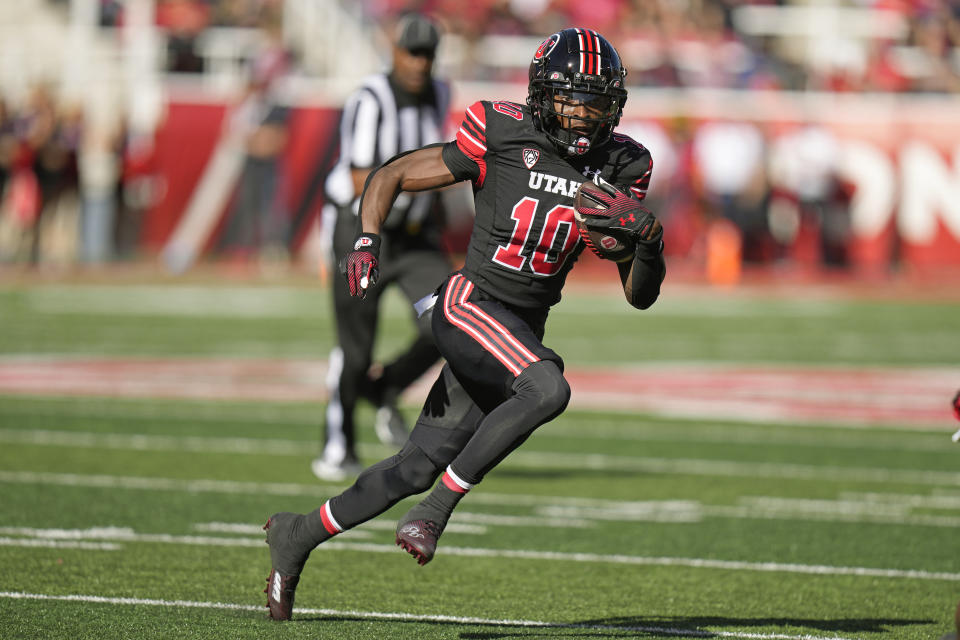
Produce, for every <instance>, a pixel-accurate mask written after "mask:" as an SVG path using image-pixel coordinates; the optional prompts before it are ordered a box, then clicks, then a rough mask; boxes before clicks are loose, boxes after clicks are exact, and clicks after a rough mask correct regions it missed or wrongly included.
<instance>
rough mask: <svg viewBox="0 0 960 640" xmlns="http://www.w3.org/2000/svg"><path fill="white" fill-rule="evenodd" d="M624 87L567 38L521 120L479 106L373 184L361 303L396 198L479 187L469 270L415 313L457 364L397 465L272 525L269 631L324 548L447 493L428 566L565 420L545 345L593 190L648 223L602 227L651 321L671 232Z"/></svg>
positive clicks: (407, 532)
mask: <svg viewBox="0 0 960 640" xmlns="http://www.w3.org/2000/svg"><path fill="white" fill-rule="evenodd" d="M625 76H626V70H625V69H624V68H623V65H622V64H621V61H620V56H619V55H618V54H617V52H616V50H615V49H614V48H613V46H612V45H611V44H610V43H609V42H608V41H607V40H606V39H605V38H604V37H603V36H601V35H600V34H599V33H597V32H596V31H593V30H590V29H576V28H571V29H564V30H563V31H560V32H559V33H556V34H554V35H552V36H550V37H549V38H547V39H546V40H545V41H544V42H543V43H542V44H541V45H540V47H539V48H538V49H537V51H536V53H535V54H534V56H533V60H532V62H531V64H530V73H529V87H528V97H527V101H526V104H518V103H514V102H507V101H480V102H476V103H474V104H473V105H471V106H470V107H469V108H468V109H467V110H466V113H465V115H464V117H463V121H462V124H461V126H460V129H459V131H458V133H457V136H456V140H454V141H452V142H449V143H446V144H440V145H434V146H428V147H424V148H421V149H418V150H416V151H413V152H410V153H407V154H405V155H400V156H398V157H395V158H394V159H392V160H391V161H389V162H387V163H386V164H384V165H383V166H382V167H380V168H379V169H378V170H377V171H376V172H375V174H374V175H373V177H372V178H371V179H370V180H369V181H368V183H367V187H366V189H365V191H364V195H363V199H362V201H361V204H360V215H361V218H362V233H361V234H360V235H359V236H358V238H357V240H356V244H355V246H354V251H353V252H352V253H350V254H348V256H347V259H346V261H345V271H346V273H345V275H346V278H347V281H348V284H349V287H350V292H351V294H352V295H355V296H360V297H363V296H364V294H365V293H366V291H367V290H368V289H369V288H370V287H373V286H376V280H377V273H378V266H379V265H378V260H379V247H380V237H379V231H380V229H381V225H382V223H383V221H384V219H385V217H386V216H387V213H388V212H389V211H390V207H391V204H392V202H393V200H394V198H395V197H396V196H397V194H398V193H399V192H400V191H424V190H429V189H438V188H441V187H446V186H449V185H452V184H454V183H456V182H459V181H462V180H469V181H470V182H471V183H472V185H473V190H474V197H475V201H476V220H475V223H474V228H473V233H472V236H471V239H470V244H469V247H468V250H467V256H466V263H465V265H464V267H463V268H462V269H460V270H459V271H456V272H454V273H453V274H451V275H450V276H449V277H448V278H447V280H446V281H445V282H444V283H443V284H442V285H441V286H440V287H439V289H438V290H437V292H436V295H435V296H433V297H431V298H429V301H421V304H420V305H419V307H420V311H423V312H426V311H425V310H426V309H427V308H428V307H430V301H433V302H434V305H433V308H432V326H433V334H434V338H435V340H436V343H437V346H438V348H439V350H440V353H441V354H442V355H443V357H444V358H445V359H446V364H445V365H444V367H443V369H442V371H441V373H440V376H439V377H438V379H437V381H436V382H435V384H434V385H433V388H432V389H431V391H430V393H429V395H428V397H427V400H426V402H425V403H424V406H423V410H422V412H421V413H420V417H419V419H418V420H417V423H416V425H415V427H414V429H413V430H412V432H411V434H410V437H409V439H408V440H407V442H406V444H405V445H404V446H403V448H402V449H401V450H400V451H399V453H397V454H396V455H394V456H391V457H390V458H387V459H385V460H382V461H380V462H379V463H377V464H374V465H373V466H371V467H370V468H368V469H366V470H365V471H364V472H363V473H361V474H360V476H359V478H358V479H357V481H356V483H355V484H354V485H353V486H351V487H350V488H349V489H347V490H346V491H344V492H343V493H341V494H340V495H338V496H335V497H333V498H331V499H329V500H327V501H326V502H325V503H324V504H323V505H321V506H320V507H319V508H318V509H316V510H315V511H313V512H312V513H309V514H306V515H302V514H294V513H286V512H284V513H276V514H274V515H272V516H271V517H270V519H269V520H268V521H267V524H266V525H265V527H264V528H265V529H266V530H267V542H268V544H269V546H270V558H271V565H272V567H271V572H270V576H269V577H268V579H267V582H268V585H267V589H266V593H267V596H268V598H267V606H268V607H269V609H270V616H271V617H272V618H275V619H280V620H286V619H289V618H290V616H291V612H292V609H293V601H294V592H295V589H296V587H297V583H298V582H299V579H300V573H301V571H302V569H303V566H304V563H305V562H306V560H307V557H308V556H309V554H310V552H311V550H312V549H314V548H315V547H316V546H317V545H318V544H320V543H322V542H323V541H325V540H327V539H329V538H330V537H332V536H335V535H336V534H338V533H340V532H342V531H345V530H347V529H349V528H351V527H354V526H356V525H358V524H360V523H362V522H365V521H367V520H369V519H370V518H373V517H374V516H376V515H378V514H380V513H382V512H384V511H386V510H387V509H388V508H390V507H391V506H393V505H394V504H396V503H397V502H398V501H400V500H401V499H403V498H405V497H407V496H410V495H413V494H417V493H421V492H423V491H426V490H427V489H429V488H430V487H431V486H434V484H435V483H436V484H435V486H434V489H433V490H432V491H431V492H430V493H429V494H428V495H427V497H426V498H425V499H424V500H423V501H422V502H420V503H419V504H417V505H415V506H414V507H413V508H412V509H411V510H410V511H409V512H408V513H407V514H406V515H404V516H403V517H402V518H401V519H400V522H399V524H398V526H397V533H396V542H397V544H398V545H400V546H401V547H402V548H404V549H405V550H406V551H408V552H409V553H410V554H411V555H413V556H414V557H415V558H416V559H417V561H418V562H419V563H420V564H426V563H427V562H429V561H430V560H431V558H433V555H434V552H435V550H436V546H437V540H438V538H439V537H440V535H441V533H442V532H443V529H444V527H445V525H446V523H447V519H448V518H449V517H450V514H451V512H452V511H453V509H454V507H455V506H456V504H457V502H458V501H459V500H460V499H461V498H462V497H463V496H464V495H465V494H466V493H467V492H468V491H470V490H471V489H472V488H473V487H474V486H476V485H477V484H478V483H479V482H480V481H481V480H482V479H483V477H484V476H485V475H486V474H487V473H488V472H489V471H490V470H491V469H493V468H494V467H495V466H496V465H497V464H498V463H499V462H500V461H501V460H503V459H504V458H505V457H506V456H507V455H508V454H509V453H510V452H511V451H513V450H514V449H516V448H517V447H518V446H519V445H520V444H522V443H523V442H524V441H525V440H526V439H527V437H529V436H530V434H531V433H533V431H534V430H535V429H536V428H537V427H539V426H540V425H541V424H544V423H545V422H547V421H549V420H551V419H553V418H554V417H556V416H557V415H558V414H560V413H561V412H562V411H563V410H564V408H565V407H566V405H567V401H568V400H569V398H570V388H569V386H568V384H567V381H566V379H565V378H564V376H563V360H562V359H561V357H560V356H559V355H558V354H557V353H556V352H554V351H553V350H552V349H550V348H549V347H547V346H545V345H544V344H543V342H542V339H543V335H544V326H545V323H546V319H547V314H548V312H549V310H550V307H551V306H553V305H554V304H556V303H557V302H558V301H559V300H560V292H561V289H562V288H563V284H564V282H565V280H566V277H567V274H568V273H569V272H570V269H571V268H572V267H573V265H574V263H575V262H576V260H577V257H578V256H579V255H580V253H581V252H582V251H583V249H584V244H583V243H582V242H581V241H580V237H579V234H578V232H577V229H576V225H575V224H574V210H573V205H574V196H575V194H576V192H577V187H578V186H579V185H580V184H581V183H582V182H583V181H585V180H591V179H596V180H597V181H601V180H602V181H604V182H605V183H609V184H611V185H616V186H617V187H619V188H618V189H613V188H610V189H609V192H608V193H609V202H608V203H607V204H609V205H610V206H609V211H611V212H613V211H619V212H622V211H625V210H630V211H635V212H636V213H637V215H635V216H619V218H620V220H619V221H616V220H614V219H613V217H611V218H604V217H596V218H594V220H595V223H594V224H596V225H597V226H598V227H602V228H604V229H605V230H606V231H607V232H608V233H610V234H618V235H619V236H620V237H622V238H624V239H626V240H628V241H629V242H631V243H632V244H633V245H634V252H633V255H632V256H631V257H629V258H628V259H627V260H625V261H624V262H621V263H618V265H617V266H618V269H619V272H620V278H621V282H622V284H623V289H624V295H625V296H626V299H627V301H628V302H629V303H630V304H631V305H633V306H634V307H637V308H639V309H646V308H648V307H649V306H650V305H652V304H653V303H654V301H655V300H656V299H657V297H658V295H659V293H660V284H661V282H662V280H663V277H664V273H665V265H664V261H663V257H662V250H663V243H662V242H661V236H662V229H661V227H660V225H659V222H657V221H656V220H655V219H654V218H653V216H652V214H650V213H648V212H646V211H645V210H643V209H642V208H639V207H638V206H637V205H638V203H637V202H636V201H638V200H640V199H642V198H643V197H644V196H645V195H646V191H647V187H648V185H649V183H650V173H651V170H652V160H651V157H650V153H649V152H648V151H647V149H646V148H645V147H643V145H641V144H639V143H637V142H635V141H634V140H632V139H631V138H629V137H627V136H624V135H619V134H617V133H615V132H614V127H616V125H617V123H618V122H619V120H620V116H621V113H622V111H623V105H624V102H625V101H626V99H627V91H626V88H625V86H624V79H625ZM624 220H626V222H625V221H624ZM438 477H440V481H439V482H437V478H438Z"/></svg>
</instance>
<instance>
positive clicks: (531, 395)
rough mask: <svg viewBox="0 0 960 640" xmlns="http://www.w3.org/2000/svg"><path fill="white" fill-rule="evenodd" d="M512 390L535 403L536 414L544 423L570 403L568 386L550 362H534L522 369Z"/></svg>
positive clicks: (555, 365)
mask: <svg viewBox="0 0 960 640" xmlns="http://www.w3.org/2000/svg"><path fill="white" fill-rule="evenodd" d="M513 390H514V392H516V394H517V395H518V396H522V397H523V398H525V399H529V401H530V402H533V403H535V405H536V413H538V414H540V415H541V416H542V421H544V422H545V421H547V420H550V419H552V418H555V417H556V416H558V415H560V414H561V413H562V412H563V410H564V409H566V408H567V403H568V402H570V385H569V384H568V383H567V379H566V378H564V377H563V372H562V371H561V370H560V367H558V366H557V363H555V362H553V361H551V360H541V361H540V362H534V363H533V364H531V365H530V366H529V367H527V368H526V369H524V370H523V372H522V373H521V374H520V375H519V376H517V379H516V380H515V381H514V382H513Z"/></svg>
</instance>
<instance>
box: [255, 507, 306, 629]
mask: <svg viewBox="0 0 960 640" xmlns="http://www.w3.org/2000/svg"><path fill="white" fill-rule="evenodd" d="M303 519H304V516H302V515H300V514H298V513H275V514H273V515H272V516H270V519H269V520H267V523H266V524H265V525H263V529H264V531H266V532H267V540H266V542H267V544H268V545H270V576H269V577H268V578H267V588H266V589H264V593H266V594H267V608H268V609H270V617H271V618H273V619H274V620H289V619H290V617H291V615H293V600H294V595H295V592H296V590H297V583H299V582H300V572H301V571H303V565H304V563H305V562H306V561H307V558H308V557H309V556H310V552H311V551H313V547H312V546H311V544H310V542H309V541H307V540H305V539H304V538H305V535H304V534H305V532H302V523H303Z"/></svg>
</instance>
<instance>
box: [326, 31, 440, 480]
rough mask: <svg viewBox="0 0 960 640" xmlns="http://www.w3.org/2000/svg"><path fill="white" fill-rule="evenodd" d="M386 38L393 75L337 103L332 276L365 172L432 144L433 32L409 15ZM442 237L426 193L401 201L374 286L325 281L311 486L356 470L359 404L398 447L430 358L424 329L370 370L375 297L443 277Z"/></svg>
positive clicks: (415, 294) (374, 79) (414, 292)
mask: <svg viewBox="0 0 960 640" xmlns="http://www.w3.org/2000/svg"><path fill="white" fill-rule="evenodd" d="M395 35H396V37H395V40H394V45H393V68H392V69H391V70H390V71H389V72H387V73H381V74H378V75H374V76H371V77H369V78H367V79H366V80H364V81H363V83H362V85H361V86H360V88H359V89H357V90H356V91H355V92H354V93H353V94H352V95H351V96H350V98H349V99H348V100H347V102H346V105H345V106H344V110H343V116H342V118H341V121H340V158H339V160H338V161H337V163H336V165H335V166H334V168H333V170H332V171H331V172H330V174H329V176H328V177H327V181H326V184H325V189H326V195H327V200H328V202H329V203H331V204H330V205H328V206H327V208H326V210H325V212H324V220H323V227H324V230H325V232H326V233H330V232H331V230H332V236H328V240H327V242H328V243H329V245H328V246H329V248H330V249H332V251H328V255H330V254H332V257H333V264H332V265H331V266H332V268H333V270H334V273H336V272H337V271H338V267H337V265H339V264H340V261H341V259H342V258H343V257H344V256H345V255H346V254H347V253H349V252H350V251H352V250H353V243H354V241H355V239H356V237H357V233H358V229H359V221H358V217H357V211H358V208H359V207H358V205H359V199H360V194H361V192H362V191H363V185H364V182H365V181H366V179H367V176H368V175H369V174H370V173H371V171H373V170H374V169H375V168H376V167H378V166H379V165H381V164H382V163H383V162H385V161H387V160H389V159H390V158H391V157H393V156H394V155H396V154H398V153H401V152H404V151H409V150H412V149H417V148H419V147H421V146H423V145H425V144H430V143H435V142H441V141H442V138H441V131H442V129H443V123H444V120H445V118H446V115H447V107H448V103H449V98H450V87H449V85H448V84H447V83H445V82H442V81H440V80H436V79H434V78H433V75H432V74H433V60H434V54H435V52H436V49H437V45H438V44H439V42H440V31H439V29H438V27H437V25H436V24H434V23H433V22H432V21H430V20H428V19H427V18H425V17H423V16H421V15H418V14H409V15H406V16H404V17H403V18H402V19H401V20H400V22H399V24H398V25H397V31H396V34H395ZM442 230H443V212H442V211H441V210H440V208H439V202H438V199H437V196H436V194H435V193H433V192H428V193H424V194H419V195H413V194H402V195H401V196H400V197H399V198H398V199H397V202H396V205H395V206H394V208H393V210H392V211H391V213H390V215H389V217H388V219H387V221H386V223H385V224H384V227H383V230H382V232H381V240H382V245H381V248H380V255H381V264H382V265H383V268H382V269H381V272H380V279H379V280H378V286H377V287H373V288H371V290H370V294H369V295H367V296H366V298H365V299H361V298H356V297H351V296H350V292H349V291H348V289H347V284H346V280H345V279H344V278H341V277H334V278H332V281H333V304H334V312H335V314H336V326H337V343H338V344H337V346H336V347H335V348H334V349H333V352H332V353H331V355H330V370H329V374H328V378H327V382H328V386H329V391H330V402H329V404H328V405H327V412H326V426H325V429H324V447H323V452H322V454H321V455H320V457H318V458H316V459H315V460H314V461H313V463H312V465H311V467H312V469H313V473H314V474H315V475H316V476H317V477H318V478H320V479H321V480H328V481H340V480H343V479H344V478H346V477H347V476H351V475H355V474H356V473H359V471H360V470H361V469H362V466H361V465H360V464H359V462H358V459H357V454H356V444H355V436H354V430H355V427H354V410H355V408H356V404H357V401H358V399H360V398H365V399H366V400H368V401H370V402H371V403H372V404H373V405H374V406H375V407H377V413H376V421H375V426H376V433H377V437H378V438H379V439H380V441H381V442H383V443H385V444H390V445H394V446H400V445H402V444H403V442H404V441H405V440H406V437H407V427H406V425H405V424H404V421H403V418H402V416H401V415H400V413H399V412H398V410H397V406H396V403H397V397H398V396H399V394H400V393H401V392H402V391H403V389H404V388H406V387H407V386H409V385H410V384H411V383H413V382H414V381H416V379H417V378H419V377H420V376H421V375H422V374H423V373H425V372H426V371H427V369H429V368H430V367H431V366H432V365H433V364H434V363H435V362H436V361H437V360H439V358H440V354H439V352H438V351H437V349H436V347H435V346H434V345H433V338H432V335H431V333H430V327H429V325H428V324H427V325H425V326H424V325H423V324H418V325H417V337H416V339H415V340H414V341H413V343H412V344H410V345H409V346H408V347H407V349H406V350H405V351H404V352H403V353H401V354H400V355H399V356H397V358H396V359H395V360H393V361H392V362H390V363H388V364H386V365H385V366H379V365H373V362H372V354H373V345H374V338H375V336H376V331H377V324H378V321H379V317H380V316H379V308H380V299H381V296H382V295H383V292H384V291H385V289H386V288H387V287H386V286H385V285H389V284H397V285H399V287H400V289H401V291H402V292H403V294H404V296H406V298H407V299H408V300H410V302H411V303H413V302H416V301H417V300H420V299H421V298H423V297H424V296H426V295H427V294H429V293H431V292H433V290H434V289H435V288H436V287H437V286H438V285H439V284H440V283H441V282H442V281H443V280H444V278H446V276H447V274H448V273H449V271H450V263H449V261H448V259H447V257H446V254H445V252H444V251H443V248H442V244H441V232H442ZM411 308H412V306H411ZM414 321H415V318H414ZM387 330H388V331H389V330H391V329H390V327H387Z"/></svg>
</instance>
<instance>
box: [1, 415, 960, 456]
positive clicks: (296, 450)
mask: <svg viewBox="0 0 960 640" xmlns="http://www.w3.org/2000/svg"><path fill="white" fill-rule="evenodd" d="M62 411H63V409H59V410H57V411H51V412H50V415H59V414H60V413H62ZM71 412H72V410H71ZM72 414H73V415H77V414H75V413H73V412H72ZM91 416H93V417H103V415H102V414H100V413H99V412H94V413H92V414H91ZM110 417H116V418H127V419H131V420H133V419H137V418H140V419H144V418H148V419H150V420H156V418H157V417H158V414H156V413H153V412H145V413H141V414H139V415H138V414H136V413H134V412H117V413H116V415H114V414H110ZM163 417H165V418H168V419H170V420H174V419H176V415H167V414H163ZM180 417H181V418H182V419H187V418H189V419H191V420H196V419H197V416H196V415H194V416H189V415H187V414H183V415H182V416H180ZM204 419H216V420H217V421H222V422H233V421H236V420H243V421H244V422H250V418H248V417H241V416H239V415H236V416H216V417H215V418H214V417H213V416H210V417H207V418H204ZM561 420H562V421H561V422H560V423H558V424H550V425H549V426H546V427H545V428H543V429H541V430H539V431H537V432H536V435H535V439H536V440H541V439H550V440H554V439H577V440H582V439H583V429H582V427H580V426H574V425H571V426H567V424H566V422H567V421H569V419H568V418H562V419H561ZM262 421H263V422H264V423H270V424H278V423H281V424H291V425H303V426H315V422H316V417H314V419H313V420H312V421H309V422H299V421H298V422H289V421H284V420H283V419H282V417H278V416H276V415H274V416H272V417H270V416H268V415H264V416H263V417H262ZM660 428H661V429H662V431H654V430H653V429H651V428H649V426H647V425H642V426H636V427H630V428H625V427H623V426H622V423H620V424H619V425H616V424H614V423H609V424H608V425H607V426H605V425H604V422H603V421H602V420H591V426H590V438H591V439H592V440H598V441H608V442H701V443H705V442H718V443H724V444H736V445H752V446H771V445H775V446H787V445H799V446H810V447H817V448H820V449H823V448H827V449H832V448H835V449H857V450H861V451H862V450H864V449H869V450H877V451H897V452H903V451H917V452H923V451H948V450H951V449H952V448H953V445H952V444H951V442H950V440H949V439H948V437H947V436H948V434H947V433H946V431H944V432H943V433H941V434H936V435H932V434H931V435H926V434H924V435H920V434H917V435H916V437H915V438H912V439H910V440H908V439H905V438H904V437H899V438H897V437H894V438H889V437H888V438H884V437H883V436H882V435H874V436H871V437H869V438H868V437H865V436H864V435H863V434H862V432H861V433H860V434H859V435H858V436H857V437H855V438H838V437H836V436H835V435H834V434H831V436H830V437H829V438H825V437H824V435H823V433H818V432H812V433H811V432H810V431H808V430H803V431H799V432H798V431H796V430H789V431H785V430H783V429H773V428H771V429H764V430H763V431H758V428H752V429H751V428H749V427H741V428H737V427H729V428H728V427H723V428H716V427H705V428H698V427H683V428H676V427H673V426H668V425H663V426H662V427H660ZM0 442H8V443H12V444H29V445H38V446H69V447H82V448H105V449H130V450H135V451H199V452H204V453H206V452H209V453H253V454H269V455H289V456H294V455H296V456H302V455H304V452H309V451H312V450H314V449H316V448H317V447H319V444H318V441H317V440H287V439H280V438H243V437H217V436H165V435H153V434H141V433H97V432H92V431H65V430H57V429H23V428H21V429H18V428H10V427H6V428H0ZM360 447H361V451H362V453H363V454H364V455H369V456H373V457H375V456H377V455H386V454H387V452H388V449H387V448H386V447H384V446H382V445H375V444H361V445H360Z"/></svg>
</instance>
